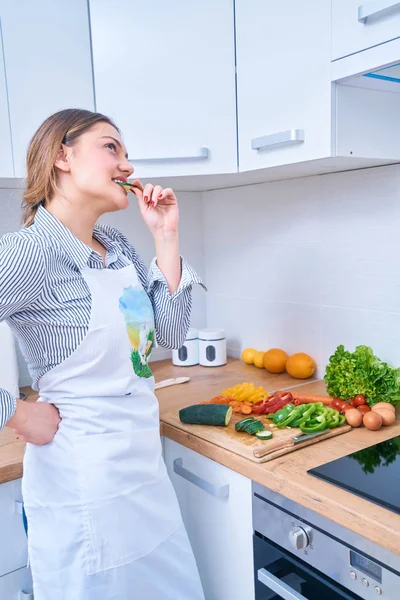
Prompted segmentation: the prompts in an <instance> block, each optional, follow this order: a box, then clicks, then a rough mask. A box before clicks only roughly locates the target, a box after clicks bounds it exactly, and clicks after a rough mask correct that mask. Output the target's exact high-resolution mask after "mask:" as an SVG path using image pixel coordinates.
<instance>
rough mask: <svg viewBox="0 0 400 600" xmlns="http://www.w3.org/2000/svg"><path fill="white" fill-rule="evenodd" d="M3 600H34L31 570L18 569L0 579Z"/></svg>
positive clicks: (0, 591) (0, 594) (0, 592)
mask: <svg viewBox="0 0 400 600" xmlns="http://www.w3.org/2000/svg"><path fill="white" fill-rule="evenodd" d="M0 598H1V600H34V597H33V592H32V580H31V573H30V570H29V569H27V568H24V569H18V571H13V572H12V573H9V574H8V575H4V576H3V577H0Z"/></svg>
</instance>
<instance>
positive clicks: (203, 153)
mask: <svg viewBox="0 0 400 600" xmlns="http://www.w3.org/2000/svg"><path fill="white" fill-rule="evenodd" d="M209 154H210V150H209V149H208V148H205V147H202V148H200V150H199V151H198V152H193V153H189V154H186V155H184V156H163V157H156V156H154V157H152V156H149V157H145V158H130V157H129V158H128V160H129V162H132V163H137V162H149V163H153V162H169V163H170V162H186V161H190V160H207V158H209Z"/></svg>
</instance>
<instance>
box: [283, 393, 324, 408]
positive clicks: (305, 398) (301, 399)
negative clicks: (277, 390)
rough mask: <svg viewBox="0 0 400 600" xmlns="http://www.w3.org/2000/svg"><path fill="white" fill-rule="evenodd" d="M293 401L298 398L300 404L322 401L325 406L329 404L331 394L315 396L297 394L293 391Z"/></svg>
mask: <svg viewBox="0 0 400 600" xmlns="http://www.w3.org/2000/svg"><path fill="white" fill-rule="evenodd" d="M293 398H294V401H296V400H299V403H300V404H310V403H311V402H322V404H325V405H326V406H329V405H330V404H331V403H332V401H333V398H331V396H317V395H312V394H297V393H296V392H293Z"/></svg>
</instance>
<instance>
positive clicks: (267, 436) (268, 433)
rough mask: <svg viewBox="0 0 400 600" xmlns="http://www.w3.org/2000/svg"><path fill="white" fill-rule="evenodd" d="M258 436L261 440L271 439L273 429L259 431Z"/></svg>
mask: <svg viewBox="0 0 400 600" xmlns="http://www.w3.org/2000/svg"><path fill="white" fill-rule="evenodd" d="M256 437H257V438H258V439H259V440H270V439H271V438H272V431H257V433H256Z"/></svg>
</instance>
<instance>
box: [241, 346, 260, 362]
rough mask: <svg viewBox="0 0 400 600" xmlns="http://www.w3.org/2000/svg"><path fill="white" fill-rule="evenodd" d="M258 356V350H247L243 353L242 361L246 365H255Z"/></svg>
mask: <svg viewBox="0 0 400 600" xmlns="http://www.w3.org/2000/svg"><path fill="white" fill-rule="evenodd" d="M256 354H257V350H254V348H245V349H244V350H243V352H242V361H243V362H245V363H246V365H253V364H254V357H255V355H256Z"/></svg>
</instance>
